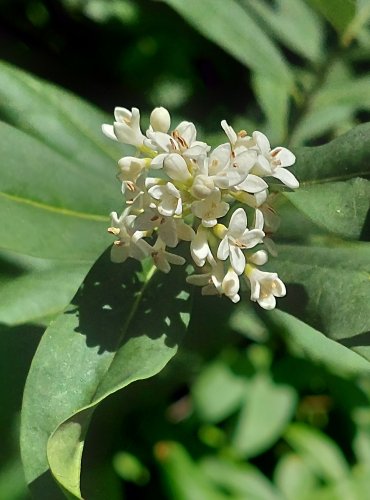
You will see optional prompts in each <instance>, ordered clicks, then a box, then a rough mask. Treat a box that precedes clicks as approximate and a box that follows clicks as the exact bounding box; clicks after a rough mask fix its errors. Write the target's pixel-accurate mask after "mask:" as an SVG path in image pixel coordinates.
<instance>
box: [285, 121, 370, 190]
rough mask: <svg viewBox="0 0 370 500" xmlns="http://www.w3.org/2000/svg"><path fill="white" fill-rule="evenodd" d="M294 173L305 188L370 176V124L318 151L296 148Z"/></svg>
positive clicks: (294, 149) (348, 133) (314, 148)
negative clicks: (310, 185) (311, 185)
mask: <svg viewBox="0 0 370 500" xmlns="http://www.w3.org/2000/svg"><path fill="white" fill-rule="evenodd" d="M293 152H294V153H295V155H296V157H297V161H296V163H295V165H294V167H292V169H291V170H292V172H294V174H295V175H296V176H297V178H298V180H299V181H300V182H301V185H302V186H307V185H309V184H319V183H323V182H334V181H341V180H346V179H350V178H352V177H360V176H364V175H369V174H370V123H363V124H362V125H358V126H357V127H355V128H353V129H352V130H350V131H349V132H347V133H346V134H343V135H342V136H340V137H337V138H336V139H334V140H333V141H331V142H329V143H327V144H324V145H322V146H316V147H306V148H293Z"/></svg>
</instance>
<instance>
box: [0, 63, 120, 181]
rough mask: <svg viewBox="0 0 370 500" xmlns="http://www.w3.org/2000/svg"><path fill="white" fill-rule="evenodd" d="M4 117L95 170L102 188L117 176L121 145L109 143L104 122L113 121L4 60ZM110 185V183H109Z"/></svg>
mask: <svg viewBox="0 0 370 500" xmlns="http://www.w3.org/2000/svg"><path fill="white" fill-rule="evenodd" d="M0 119H1V120H3V121H4V122H7V123H9V124H10V125H13V126H14V127H16V128H17V129H19V130H22V131H23V132H26V133H27V134H28V135H31V136H33V137H35V138H37V139H39V141H41V142H43V143H44V144H46V145H48V146H49V147H50V148H51V149H54V150H55V151H57V152H58V153H59V154H61V155H63V156H64V157H65V158H66V159H67V160H68V161H69V162H71V163H74V164H76V163H77V164H79V165H82V167H83V169H84V171H85V173H86V172H89V173H91V172H94V174H95V175H97V176H98V177H100V179H101V181H102V183H103V186H104V185H105V184H106V181H107V175H109V174H112V173H113V175H114V161H112V160H117V158H119V157H120V152H121V156H123V155H122V146H121V145H118V144H116V143H114V142H113V141H109V140H108V139H107V138H105V137H104V136H103V134H102V132H101V124H102V123H104V122H106V121H107V120H110V121H111V120H112V119H111V117H107V115H106V114H105V113H103V112H102V111H100V110H98V109H97V108H95V107H94V106H92V105H91V104H88V103H87V102H86V101H83V100H82V99H81V98H79V97H77V96H75V95H73V94H72V93H71V92H68V91H67V90H64V89H61V88H60V87H57V86H56V85H53V84H51V83H49V82H46V81H44V80H41V79H40V78H37V77H35V76H32V75H30V74H29V73H26V72H25V71H22V70H21V69H18V68H16V67H14V66H11V65H10V64H8V63H6V62H3V61H1V62H0ZM108 184H109V183H108Z"/></svg>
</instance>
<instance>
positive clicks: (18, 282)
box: [0, 253, 91, 325]
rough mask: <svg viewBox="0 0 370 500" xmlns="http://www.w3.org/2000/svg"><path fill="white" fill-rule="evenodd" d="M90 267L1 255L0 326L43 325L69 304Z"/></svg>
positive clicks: (76, 263) (82, 264) (6, 254)
mask: <svg viewBox="0 0 370 500" xmlns="http://www.w3.org/2000/svg"><path fill="white" fill-rule="evenodd" d="M90 266H91V264H90V263H89V262H88V263H84V262H60V261H54V260H44V259H35V258H31V257H26V256H22V255H16V254H8V253H5V254H4V253H3V254H1V259H0V292H1V303H0V323H5V324H8V325H17V324H20V323H26V322H33V323H39V322H40V321H41V322H44V320H45V318H50V317H52V316H54V315H56V314H58V313H60V312H61V311H62V310H63V309H64V308H65V307H66V305H67V304H69V302H70V301H71V299H72V297H73V296H74V294H75V293H76V290H77V289H78V287H79V286H80V284H81V281H82V280H83V277H84V276H85V275H86V273H87V272H88V270H89V268H90Z"/></svg>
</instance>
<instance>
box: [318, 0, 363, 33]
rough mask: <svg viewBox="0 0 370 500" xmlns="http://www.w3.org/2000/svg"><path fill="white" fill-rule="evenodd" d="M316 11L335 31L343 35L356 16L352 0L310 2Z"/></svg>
mask: <svg viewBox="0 0 370 500" xmlns="http://www.w3.org/2000/svg"><path fill="white" fill-rule="evenodd" d="M310 3H311V5H312V6H313V7H315V9H317V10H318V11H319V12H320V13H321V14H322V15H323V16H324V17H325V18H326V19H327V20H328V21H329V23H330V24H331V25H332V26H333V27H334V28H335V29H336V31H337V32H338V34H339V35H341V34H343V33H344V32H345V30H346V28H347V26H348V25H349V23H350V22H351V21H352V19H353V17H354V16H355V14H356V2H354V1H353V0H310Z"/></svg>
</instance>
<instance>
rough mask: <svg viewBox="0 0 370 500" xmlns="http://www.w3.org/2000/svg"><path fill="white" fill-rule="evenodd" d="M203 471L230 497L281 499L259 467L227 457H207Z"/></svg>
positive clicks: (265, 499) (202, 463)
mask: <svg viewBox="0 0 370 500" xmlns="http://www.w3.org/2000/svg"><path fill="white" fill-rule="evenodd" d="M199 465H200V468H201V470H202V472H203V473H204V474H205V475H206V476H207V477H208V478H209V479H211V480H212V481H213V482H214V483H215V484H216V485H218V486H219V487H220V488H222V490H223V491H227V492H228V493H229V494H230V497H229V498H232V499H233V500H236V499H240V500H242V499H247V498H248V499H253V500H279V499H281V498H282V497H281V495H280V494H279V492H278V491H277V490H276V489H275V487H274V485H272V484H271V482H270V481H269V480H268V478H267V477H266V476H264V475H263V474H262V472H260V471H259V470H258V469H257V467H253V466H252V465H250V464H246V463H233V462H231V461H230V460H227V459H226V458H219V457H205V458H204V459H202V461H201V462H200V464H199Z"/></svg>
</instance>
